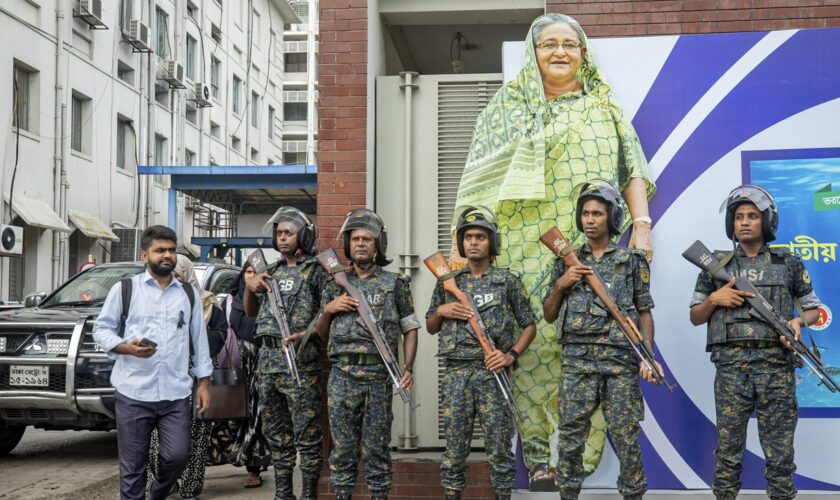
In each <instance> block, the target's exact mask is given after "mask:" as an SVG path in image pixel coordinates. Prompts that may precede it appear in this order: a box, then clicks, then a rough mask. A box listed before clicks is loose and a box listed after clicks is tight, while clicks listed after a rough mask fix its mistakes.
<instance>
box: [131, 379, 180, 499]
mask: <svg viewBox="0 0 840 500" xmlns="http://www.w3.org/2000/svg"><path fill="white" fill-rule="evenodd" d="M115 397H116V410H117V447H118V450H119V458H120V498H121V499H122V500H143V499H144V498H145V494H146V464H147V463H148V461H149V443H150V440H151V434H152V429H153V428H155V427H157V429H158V435H159V436H160V460H161V461H160V471H159V472H158V477H157V479H156V480H155V482H154V483H153V484H152V488H151V498H152V499H153V500H156V499H162V498H165V497H166V495H167V494H168V493H169V491H170V490H171V489H172V485H173V484H175V481H177V480H178V476H179V475H180V474H181V471H182V470H183V469H184V467H185V466H186V464H187V459H188V458H189V454H190V402H189V398H184V399H179V400H176V401H154V402H147V401H137V400H134V399H131V398H128V397H126V396H123V395H122V394H120V393H119V392H116V393H115Z"/></svg>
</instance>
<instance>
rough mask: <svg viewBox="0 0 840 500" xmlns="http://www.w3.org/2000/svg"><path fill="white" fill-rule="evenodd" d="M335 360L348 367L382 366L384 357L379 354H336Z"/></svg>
mask: <svg viewBox="0 0 840 500" xmlns="http://www.w3.org/2000/svg"><path fill="white" fill-rule="evenodd" d="M334 357H335V359H337V360H339V361H341V362H343V363H346V364H348V365H381V364H383V363H382V357H381V356H380V355H379V354H368V353H346V354H336V355H335V356H334Z"/></svg>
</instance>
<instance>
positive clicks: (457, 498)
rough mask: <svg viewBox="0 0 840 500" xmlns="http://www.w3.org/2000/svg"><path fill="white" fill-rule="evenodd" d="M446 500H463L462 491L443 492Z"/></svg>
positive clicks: (448, 490)
mask: <svg viewBox="0 0 840 500" xmlns="http://www.w3.org/2000/svg"><path fill="white" fill-rule="evenodd" d="M443 498H444V500H461V490H450V489H447V490H446V491H444V492H443Z"/></svg>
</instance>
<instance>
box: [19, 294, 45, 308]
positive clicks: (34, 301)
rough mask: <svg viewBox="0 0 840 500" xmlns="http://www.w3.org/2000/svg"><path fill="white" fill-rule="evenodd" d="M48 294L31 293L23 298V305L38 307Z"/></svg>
mask: <svg viewBox="0 0 840 500" xmlns="http://www.w3.org/2000/svg"><path fill="white" fill-rule="evenodd" d="M46 296H47V292H35V293H30V294H29V295H27V296H26V297H24V298H23V307H37V306H38V304H40V303H41V301H42V300H44V298H46Z"/></svg>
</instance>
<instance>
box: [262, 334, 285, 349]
mask: <svg viewBox="0 0 840 500" xmlns="http://www.w3.org/2000/svg"><path fill="white" fill-rule="evenodd" d="M260 338H262V343H263V345H264V346H266V347H271V348H273V349H280V348H281V347H283V339H281V338H277V337H260Z"/></svg>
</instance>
